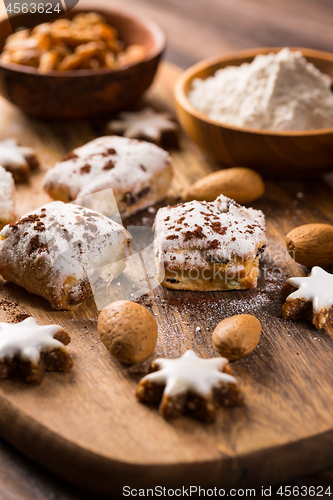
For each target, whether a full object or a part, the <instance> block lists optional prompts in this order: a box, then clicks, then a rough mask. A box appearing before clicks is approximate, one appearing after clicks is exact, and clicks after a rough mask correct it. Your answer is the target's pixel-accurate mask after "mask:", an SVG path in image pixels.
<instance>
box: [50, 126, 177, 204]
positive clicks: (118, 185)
mask: <svg viewBox="0 0 333 500" xmlns="http://www.w3.org/2000/svg"><path fill="white" fill-rule="evenodd" d="M169 163H170V156H169V154H168V153H167V152H166V151H164V150H163V149H161V148H159V147H158V146H156V145H154V144H151V143H148V142H145V141H137V140H134V139H128V138H126V137H117V136H110V137H99V138H98V139H95V140H93V141H91V142H88V143H87V144H85V145H84V146H82V147H80V148H77V149H74V151H73V152H72V153H70V154H69V155H67V157H65V158H64V159H63V161H61V162H58V163H56V164H55V166H54V167H53V168H51V169H50V170H49V171H48V172H47V173H46V176H45V178H44V188H45V189H46V190H49V189H50V187H51V185H52V184H53V183H54V184H55V185H56V186H58V187H59V188H60V189H61V190H62V191H64V192H65V193H66V194H67V195H68V197H69V198H70V199H71V200H75V199H76V198H79V197H82V196H86V195H88V194H91V193H94V192H97V191H101V190H104V189H108V188H112V189H113V190H114V192H115V193H117V192H124V193H126V192H129V193H132V192H135V193H136V192H138V191H140V190H141V189H143V188H145V187H146V186H147V185H149V184H150V180H151V178H152V176H153V175H156V174H158V173H159V172H162V171H163V170H164V169H165V166H166V164H169Z"/></svg>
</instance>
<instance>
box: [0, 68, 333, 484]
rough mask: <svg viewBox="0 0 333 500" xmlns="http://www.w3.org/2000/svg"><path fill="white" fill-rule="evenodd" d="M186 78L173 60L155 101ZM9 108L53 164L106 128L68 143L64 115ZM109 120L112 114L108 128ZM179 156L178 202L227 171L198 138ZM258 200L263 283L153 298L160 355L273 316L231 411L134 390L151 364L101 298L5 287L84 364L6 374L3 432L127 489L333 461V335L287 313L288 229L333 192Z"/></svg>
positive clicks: (268, 474) (274, 193)
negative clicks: (156, 403)
mask: <svg viewBox="0 0 333 500" xmlns="http://www.w3.org/2000/svg"><path fill="white" fill-rule="evenodd" d="M178 74H179V70H178V69H177V68H175V67H172V66H170V65H164V66H162V68H161V71H160V72H159V75H158V79H157V81H156V84H155V85H154V87H153V88H152V90H151V91H150V93H149V96H148V97H147V102H150V103H152V104H154V105H155V106H156V107H157V108H159V109H166V108H170V109H172V105H173V99H172V88H173V84H174V80H175V77H176V76H177V75H178ZM1 113H2V116H4V117H5V119H6V123H8V130H7V134H8V133H9V132H8V131H10V130H11V126H13V127H16V130H17V132H16V135H18V136H19V139H20V141H21V142H22V144H28V143H30V144H32V143H34V145H35V146H39V149H40V151H41V159H42V164H43V165H44V166H45V165H49V164H52V163H53V162H54V161H55V160H56V159H58V158H59V157H60V156H62V155H63V154H64V153H65V152H66V151H68V150H69V149H71V148H73V147H75V146H78V145H80V144H82V143H84V142H86V141H88V140H90V139H91V138H92V136H94V133H93V132H92V129H91V128H90V127H88V126H87V125H86V124H79V123H78V124H77V126H76V127H64V126H61V132H62V134H63V135H62V136H60V137H64V138H65V137H66V138H67V140H66V142H64V144H61V143H60V142H59V139H58V140H57V138H58V137H59V136H58V134H59V130H60V129H59V127H60V126H59V125H54V126H52V125H49V126H46V125H44V124H43V125H42V124H41V123H40V122H36V121H30V120H29V121H27V122H23V123H22V117H21V114H20V112H19V111H17V110H16V109H14V108H12V107H11V106H10V105H8V104H7V103H5V102H4V101H1ZM19 124H21V128H20V129H19V130H18V129H17V127H18V125H19ZM98 127H102V124H101V123H100V124H95V129H96V128H98ZM27 130H28V135H26V131H27ZM3 133H4V136H5V135H6V133H5V131H3ZM173 160H174V164H175V179H174V183H173V190H172V191H171V192H170V197H171V199H176V198H177V197H179V195H180V193H181V191H182V190H183V189H184V188H186V187H187V186H188V185H189V184H190V183H192V182H193V181H195V180H197V179H198V178H200V177H202V176H203V175H204V174H206V173H208V172H210V171H212V170H214V169H216V168H217V166H216V165H213V164H210V163H209V162H207V161H206V160H205V158H204V157H203V156H202V155H200V154H199V153H198V151H197V149H196V147H195V146H194V144H193V143H191V142H190V141H189V140H188V139H186V138H185V137H183V138H182V142H181V149H180V150H179V151H176V152H175V153H174V154H173ZM42 177H43V172H40V173H39V174H36V175H34V176H33V178H32V181H31V185H30V186H24V185H21V186H19V188H18V215H22V214H23V213H24V212H26V211H27V210H28V209H31V208H36V207H38V206H40V205H41V204H42V203H44V202H45V201H47V199H48V198H47V196H46V195H45V194H43V193H42V192H41V190H40V182H41V180H42ZM32 193H33V195H34V196H33V197H32V196H31V194H32ZM254 206H255V207H256V208H260V209H262V210H264V212H265V214H266V216H267V226H268V238H269V247H268V250H267V253H266V256H265V259H264V260H263V263H262V266H261V278H260V281H259V286H258V289H256V290H253V291H245V292H230V293H229V292H228V293H221V292H220V293H195V294H193V293H190V292H173V291H170V290H166V289H162V288H161V287H158V288H157V289H155V290H151V292H150V294H149V296H146V297H144V298H143V299H142V302H143V303H144V304H145V305H146V306H147V307H148V308H149V309H150V310H151V311H152V312H153V314H155V315H156V318H157V321H158V325H159V340H158V344H157V347H156V349H155V355H156V356H178V355H180V354H181V353H183V352H184V351H185V350H186V349H187V348H192V349H194V350H195V351H196V352H197V353H198V354H201V355H202V356H203V357H210V356H213V355H215V353H214V350H213V348H212V344H211V338H210V337H211V332H212V330H213V329H214V327H215V325H216V324H217V322H219V321H220V320H221V319H223V318H225V317H228V316H231V315H233V314H237V313H241V312H247V313H252V314H254V315H256V316H257V317H258V318H259V319H260V320H261V322H262V327H263V334H262V339H261V342H260V344H259V347H258V348H257V349H256V350H255V352H254V353H253V354H252V355H250V356H249V357H247V358H245V359H243V360H240V361H237V362H235V363H233V369H234V372H235V374H236V376H238V377H239V379H240V381H241V382H242V385H243V389H244V393H245V399H246V405H245V406H244V407H242V408H234V409H228V410H224V411H222V410H221V411H220V412H219V414H218V419H217V421H216V423H215V424H213V425H203V424H202V423H199V422H196V421H194V420H191V419H188V418H186V417H184V418H180V419H178V420H176V421H174V422H171V423H169V422H165V421H164V420H163V419H162V418H160V417H159V416H158V414H157V412H156V410H155V409H151V408H147V407H145V406H142V405H140V404H138V403H137V402H136V401H135V398H134V392H135V386H136V383H137V382H138V380H139V378H140V377H141V376H142V375H143V374H144V373H146V370H147V364H145V365H141V366H134V367H132V368H129V367H128V366H125V365H121V364H120V363H118V362H116V361H115V360H113V359H111V357H110V355H109V353H108V352H107V350H106V349H105V347H104V346H103V344H102V343H101V342H100V341H99V340H98V336H97V331H96V321H97V316H98V311H97V309H96V306H95V303H94V301H93V299H91V300H90V301H88V302H87V303H86V304H85V305H84V306H82V307H81V308H80V309H78V310H76V311H74V312H68V311H62V312H55V311H52V310H51V309H50V307H49V305H48V304H47V302H46V301H44V300H43V299H41V298H39V297H36V296H33V295H30V294H28V293H26V292H25V291H24V290H22V289H21V288H19V287H17V286H14V285H11V284H7V283H2V284H1V290H0V291H1V295H2V301H4V302H0V307H2V309H1V310H0V318H1V319H2V320H9V321H10V320H12V319H13V316H15V315H16V314H18V313H21V312H28V313H30V314H33V315H34V316H35V317H36V318H37V319H38V320H39V321H40V322H43V323H49V322H50V321H52V322H56V323H59V324H60V325H61V326H63V327H64V328H65V329H67V330H68V331H69V332H70V334H71V336H72V343H71V344H70V347H69V350H70V352H71V353H72V354H73V357H74V362H75V367H74V369H73V371H72V372H71V373H67V374H59V373H49V374H47V375H46V377H45V379H44V381H43V383H42V385H41V386H40V387H29V386H26V385H23V384H18V383H15V382H12V381H8V380H7V381H3V382H2V383H1V385H0V408H1V411H0V424H1V426H0V433H1V435H2V436H3V437H5V438H6V439H7V440H8V441H9V442H11V443H13V444H14V445H15V446H16V447H17V448H18V449H20V450H21V451H23V452H24V453H25V454H27V455H28V456H30V457H31V458H33V459H35V460H36V461H38V462H39V463H41V464H43V465H44V466H45V467H47V468H49V469H50V470H53V471H55V472H57V474H60V475H61V476H63V477H65V478H67V479H70V480H71V481H73V482H76V483H77V484H80V485H81V486H83V487H85V488H88V489H91V490H94V491H96V492H100V493H119V492H121V488H122V486H123V485H124V484H129V485H131V486H133V487H144V486H154V485H156V484H163V485H168V484H170V485H172V486H175V485H182V484H189V483H192V484H193V481H194V483H195V484H198V485H201V486H203V485H211V484H213V485H223V487H226V488H227V487H235V486H237V487H242V486H243V487H245V486H249V485H254V484H255V485H261V484H272V483H276V482H279V481H283V480H287V479H291V478H294V477H296V476H298V475H300V474H304V473H308V472H313V471H316V470H318V469H322V468H324V467H327V466H329V465H332V464H333V455H332V452H331V449H332V444H333V417H332V411H331V410H332V397H331V386H332V375H331V372H330V362H329V353H330V350H331V348H332V339H331V338H330V336H329V335H328V334H327V333H325V332H323V331H321V332H317V331H316V330H315V329H314V328H313V327H312V326H311V325H310V324H308V323H305V322H299V323H291V322H286V321H282V320H280V319H279V317H278V314H279V308H280V305H281V304H280V298H279V290H280V287H281V284H282V283H283V281H284V279H285V277H286V276H289V275H290V274H298V273H299V272H304V270H302V268H301V267H300V266H298V265H296V264H295V263H294V262H293V261H292V260H291V259H290V257H289V256H288V255H287V252H286V251H285V247H284V235H285V234H286V233H287V232H288V231H289V230H290V229H292V228H293V227H295V226H297V225H299V224H303V223H305V222H315V221H316V222H331V223H332V222H333V201H332V195H331V190H330V189H329V188H328V187H327V186H326V185H325V184H324V183H323V182H321V181H318V182H316V183H313V182H312V183H305V182H298V183H284V184H281V183H280V184H273V183H270V184H267V192H266V194H265V196H264V197H263V198H262V199H260V200H259V201H258V202H256V203H255V205H254ZM143 217H145V220H143ZM149 217H150V221H151V220H152V216H151V215H149V213H148V212H144V213H141V214H139V215H138V216H136V217H133V218H132V219H130V220H129V221H128V223H130V224H131V225H133V224H134V225H137V224H142V222H143V223H144V224H145V225H147V224H149ZM5 301H9V302H11V303H14V304H17V305H14V306H13V305H12V306H8V304H7V302H5ZM193 478H195V480H194V479H193Z"/></svg>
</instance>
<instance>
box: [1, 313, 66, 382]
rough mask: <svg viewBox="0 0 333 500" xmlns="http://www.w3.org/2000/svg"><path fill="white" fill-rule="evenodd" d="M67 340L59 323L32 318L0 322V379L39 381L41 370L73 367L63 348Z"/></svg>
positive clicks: (42, 371) (41, 375)
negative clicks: (40, 321)
mask: <svg viewBox="0 0 333 500" xmlns="http://www.w3.org/2000/svg"><path fill="white" fill-rule="evenodd" d="M69 342H70V336H69V335H68V333H67V332H66V331H65V330H64V329H63V328H62V327H61V326H58V325H38V324H37V323H36V320H35V319H34V318H32V317H29V318H26V319H25V320H24V321H22V322H21V323H0V379H3V378H7V377H13V378H17V379H19V380H22V381H24V382H29V383H30V384H39V383H40V382H41V381H42V377H43V373H44V371H45V370H46V371H67V370H69V369H70V368H72V366H73V361H72V358H71V356H70V355H69V354H68V352H67V350H66V347H65V345H67V344H68V343H69Z"/></svg>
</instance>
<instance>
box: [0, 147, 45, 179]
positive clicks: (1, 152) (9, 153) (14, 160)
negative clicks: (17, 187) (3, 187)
mask: <svg viewBox="0 0 333 500" xmlns="http://www.w3.org/2000/svg"><path fill="white" fill-rule="evenodd" d="M0 165H2V166H3V167H4V168H5V169H6V170H8V171H9V172H11V173H12V175H13V177H14V180H15V181H16V182H25V181H27V180H28V179H29V177H30V174H31V170H34V169H36V168H38V166H39V163H38V159H37V156H36V153H35V151H34V150H33V149H32V148H27V147H22V146H19V145H18V144H17V141H16V139H6V140H5V141H0Z"/></svg>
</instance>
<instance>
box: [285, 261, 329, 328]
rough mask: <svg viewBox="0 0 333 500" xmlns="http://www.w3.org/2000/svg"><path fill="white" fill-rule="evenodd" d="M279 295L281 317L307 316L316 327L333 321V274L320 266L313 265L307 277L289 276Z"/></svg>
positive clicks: (327, 324) (295, 317)
mask: <svg viewBox="0 0 333 500" xmlns="http://www.w3.org/2000/svg"><path fill="white" fill-rule="evenodd" d="M281 295H282V298H283V299H284V300H285V303H284V304H283V306H282V309H281V317H282V318H284V319H301V318H307V319H309V320H311V321H312V323H313V324H314V326H315V327H316V328H318V329H319V328H324V327H325V326H329V325H330V324H332V323H333V274H330V273H328V272H326V271H325V270H324V269H322V268H321V267H317V266H316V267H313V268H312V271H311V273H310V274H309V276H307V277H296V278H289V279H288V280H287V281H286V283H285V285H284V286H283V288H282V290H281Z"/></svg>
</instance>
